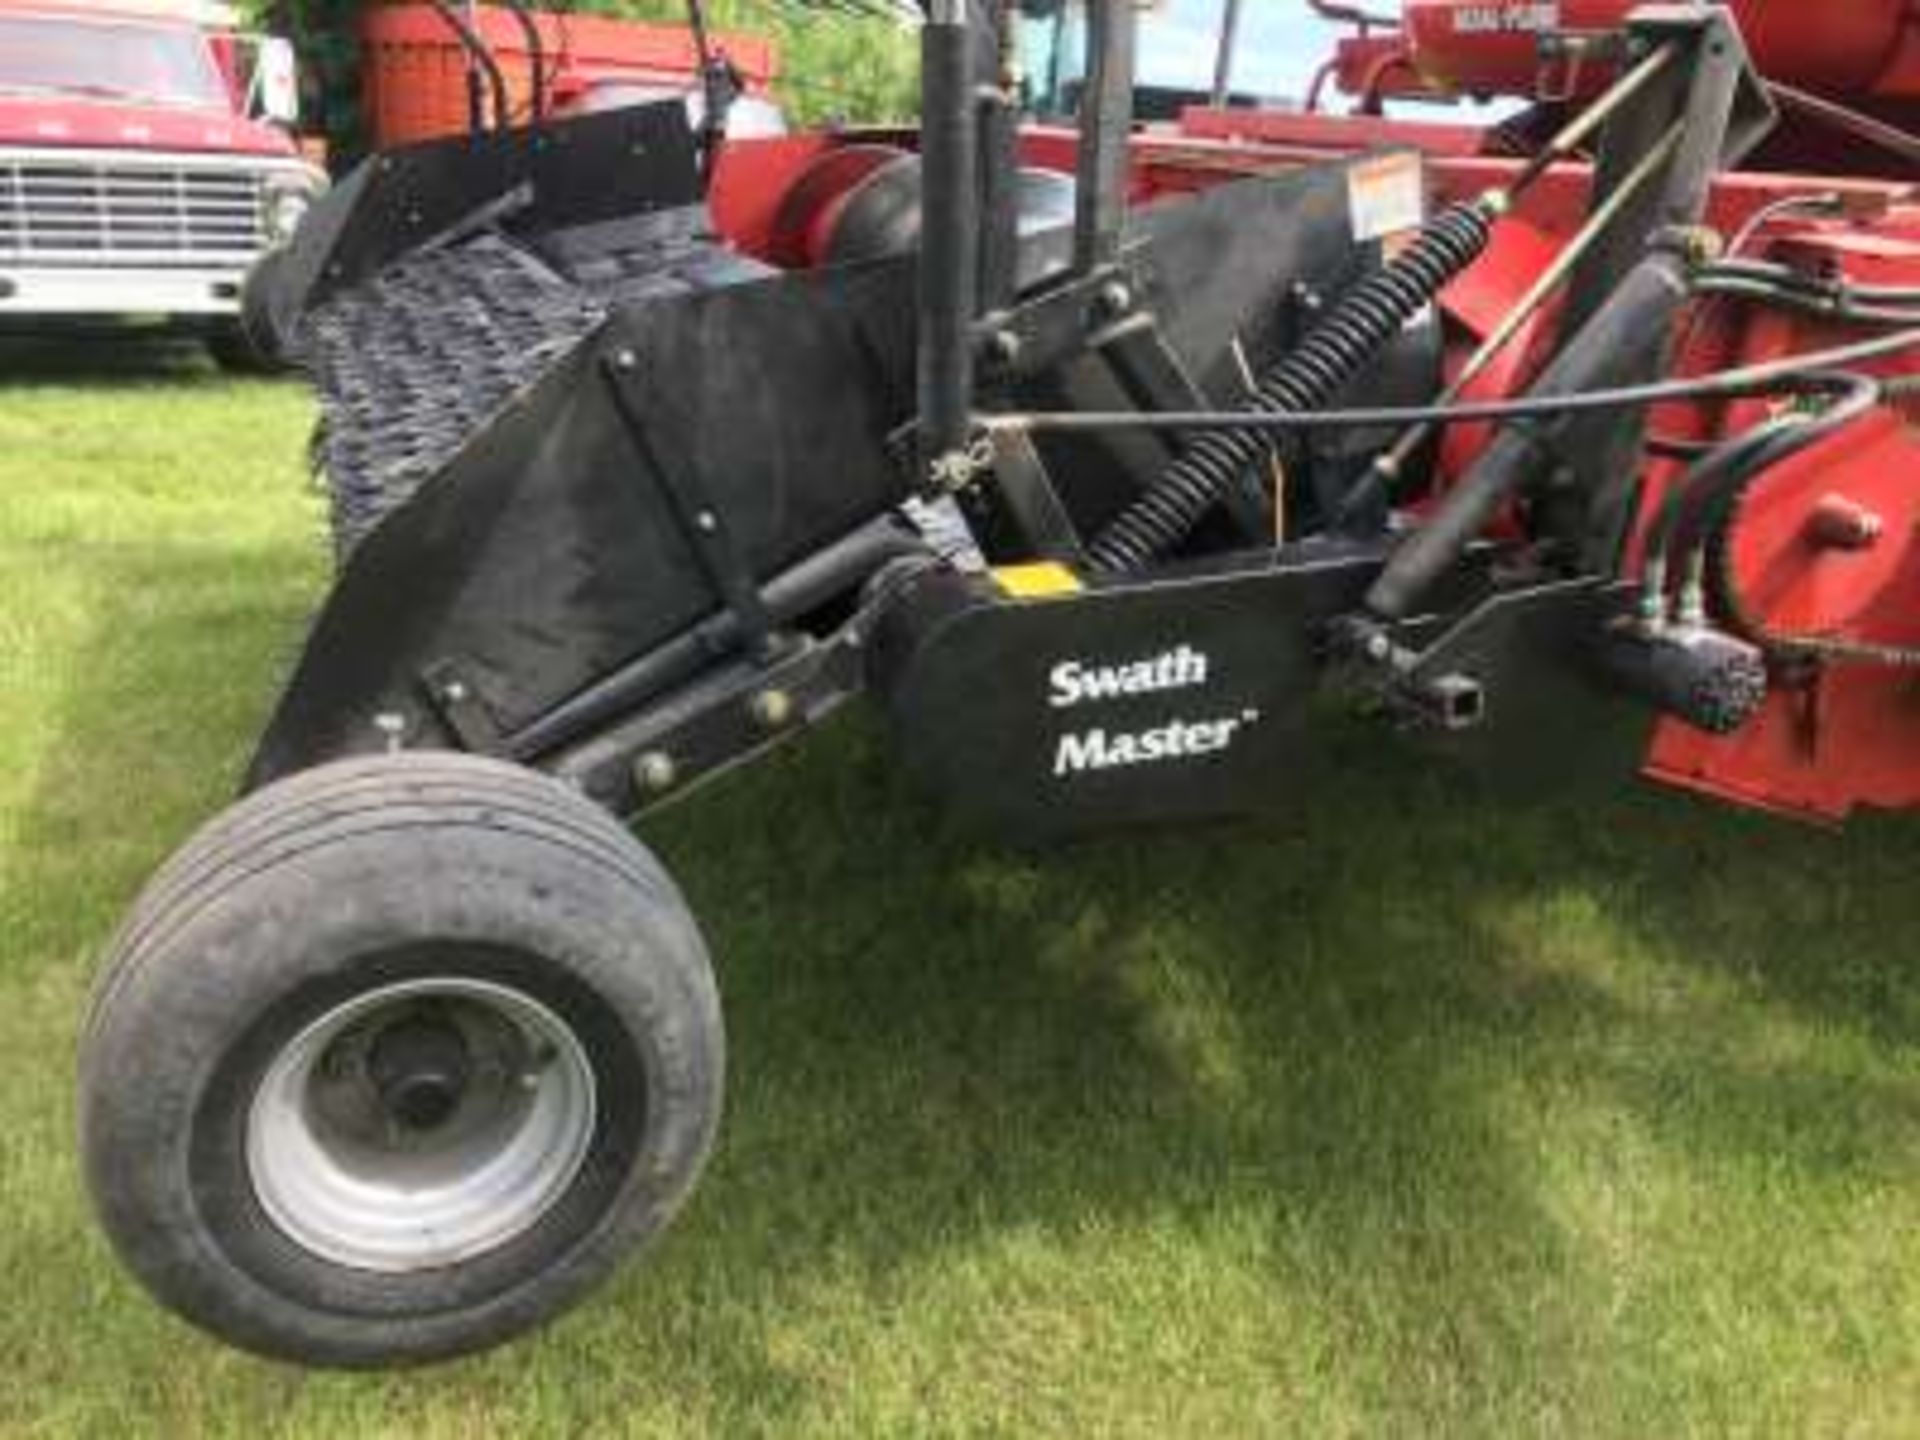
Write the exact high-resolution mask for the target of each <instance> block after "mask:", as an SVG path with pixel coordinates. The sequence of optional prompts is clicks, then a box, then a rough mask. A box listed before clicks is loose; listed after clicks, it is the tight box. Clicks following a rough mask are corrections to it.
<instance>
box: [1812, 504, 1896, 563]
mask: <svg viewBox="0 0 1920 1440" xmlns="http://www.w3.org/2000/svg"><path fill="white" fill-rule="evenodd" d="M1886 529H1887V522H1886V521H1885V520H1884V519H1882V518H1881V517H1880V516H1879V515H1877V514H1876V513H1874V512H1873V511H1872V510H1869V509H1867V507H1866V506H1864V505H1861V504H1859V503H1858V502H1856V501H1853V500H1849V499H1848V498H1847V497H1846V496H1844V495H1828V496H1825V497H1823V498H1822V499H1821V501H1820V503H1819V504H1818V505H1815V506H1814V507H1813V513H1812V514H1811V515H1809V516H1808V517H1807V538H1808V539H1810V540H1811V541H1812V542H1813V543H1814V544H1815V545H1819V546H1821V547H1823V548H1825V549H1829V550H1871V549H1872V548H1873V547H1874V546H1875V545H1877V544H1879V543H1880V537H1881V536H1882V535H1884V534H1885V533H1886Z"/></svg>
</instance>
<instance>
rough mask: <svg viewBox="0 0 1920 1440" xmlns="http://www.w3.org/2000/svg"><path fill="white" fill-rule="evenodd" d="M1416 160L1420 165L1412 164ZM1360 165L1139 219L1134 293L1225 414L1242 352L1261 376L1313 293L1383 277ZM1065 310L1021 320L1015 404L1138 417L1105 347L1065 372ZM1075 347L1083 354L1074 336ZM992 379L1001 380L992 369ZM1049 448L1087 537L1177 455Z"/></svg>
mask: <svg viewBox="0 0 1920 1440" xmlns="http://www.w3.org/2000/svg"><path fill="white" fill-rule="evenodd" d="M1377 158H1378V157H1374V159H1375V160H1376V161H1377ZM1407 163H1408V164H1409V165H1410V166H1417V165H1418V163H1419V162H1418V159H1417V157H1414V156H1411V155H1409V156H1408V157H1407ZM1352 168H1353V167H1352V166H1350V165H1347V164H1329V165H1321V166H1314V167H1310V168H1303V169H1299V170H1294V171H1290V172H1288V173H1286V174H1282V175H1271V176H1257V177H1253V178H1249V179H1246V180H1239V181H1234V182H1231V183H1229V184H1225V185H1220V186H1216V187H1214V188H1212V189H1210V190H1208V191H1206V192H1204V193H1203V194H1200V195H1197V196H1192V197H1182V198H1180V199H1178V200H1170V201H1165V202H1162V203H1160V204H1158V205H1155V206H1152V207H1150V208H1148V209H1145V210H1141V211H1137V212H1135V213H1134V215H1133V216H1132V220H1131V227H1130V231H1129V240H1128V242H1127V244H1126V245H1125V247H1123V251H1122V256H1121V259H1120V262H1119V269H1120V273H1121V276H1122V283H1123V284H1125V286H1126V287H1127V289H1128V290H1129V291H1130V292H1131V293H1130V295H1129V297H1128V298H1129V299H1130V300H1131V302H1132V306H1133V308H1134V309H1135V310H1137V311H1144V312H1146V313H1149V314H1151V315H1152V316H1153V318H1154V320H1155V322H1156V325H1157V328H1158V330H1159V333H1160V336H1161V337H1162V338H1163V339H1164V340H1165V342H1166V343H1167V345H1168V346H1169V347H1170V348H1171V350H1172V352H1173V353H1174V355H1175V356H1177V357H1178V358H1179V360H1180V361H1181V362H1182V363H1183V364H1184V366H1185V368H1186V370H1187V372H1188V373H1189V374H1190V375H1191V376H1192V377H1193V379H1195V380H1196V381H1198V382H1199V385H1200V388H1201V390H1202V391H1203V392H1204V393H1205V394H1206V396H1207V397H1208V399H1209V400H1210V401H1211V402H1213V403H1214V404H1215V405H1219V406H1232V405H1235V404H1237V403H1238V402H1239V401H1240V400H1241V399H1242V398H1243V397H1244V396H1245V395H1246V393H1247V384H1246V379H1245V368H1243V365H1242V362H1241V358H1240V357H1239V356H1236V354H1235V345H1236V343H1237V344H1238V345H1239V347H1240V350H1241V352H1242V353H1243V354H1244V357H1245V361H1246V366H1248V367H1250V368H1251V369H1252V370H1253V371H1254V372H1255V373H1256V374H1257V373H1258V372H1260V371H1261V370H1263V369H1265V368H1266V367H1267V366H1268V365H1270V364H1272V363H1273V362H1274V361H1275V360H1277V359H1278V358H1279V357H1280V356H1281V355H1283V354H1285V353H1286V351H1287V350H1288V349H1290V348H1291V347H1292V346H1293V345H1294V344H1296V343H1298V341H1299V339H1300V336H1301V333H1302V332H1303V330H1304V328H1305V326H1306V325H1307V324H1308V323H1310V322H1311V320H1312V318H1313V316H1312V313H1311V312H1310V311H1309V310H1307V309H1306V308H1304V306H1303V303H1302V300H1303V297H1306V298H1307V299H1309V300H1313V301H1319V300H1324V299H1327V298H1329V297H1332V296H1336V295H1338V294H1340V293H1341V292H1342V291H1344V290H1345V289H1347V288H1348V287H1349V286H1351V285H1352V284H1353V283H1354V282H1356V281H1357V280H1359V279H1360V278H1361V277H1362V276H1363V275H1365V274H1367V273H1368V272H1369V271H1371V270H1373V269H1376V268H1378V265H1379V262H1380V246H1379V244H1378V243H1377V241H1376V240H1375V239H1373V238H1371V237H1369V236H1368V235H1367V234H1366V232H1365V230H1364V228H1363V227H1360V226H1357V225H1356V218H1355V216H1354V214H1353V210H1352V205H1351V202H1350V198H1349V196H1350V182H1349V178H1348V177H1349V172H1350V170H1351V169H1352ZM1057 308H1058V306H1057V305H1054V306H1049V305H1048V304H1047V303H1046V302H1045V301H1044V300H1042V301H1040V302H1038V303H1035V304H1033V305H1031V306H1029V307H1025V309H1024V310H1023V315H1030V316H1031V321H1030V322H1029V321H1023V318H1022V316H1016V317H1015V319H1014V322H1013V323H1012V325H1010V326H1009V327H1006V328H1009V329H1011V330H1012V331H1013V333H1015V334H1017V335H1019V336H1020V337H1021V339H1022V341H1023V345H1022V347H1021V349H1022V358H1021V360H1020V362H1019V365H1018V369H1019V370H1020V371H1022V372H1024V375H1023V376H1021V377H1019V378H1018V379H1017V380H1016V383H1014V384H1013V385H1012V387H1011V388H1012V393H1013V395H1014V397H1015V399H1016V401H1017V402H1019V403H1022V404H1025V405H1028V406H1030V407H1032V408H1038V409H1047V408H1056V407H1058V406H1060V405H1062V404H1064V405H1066V406H1068V407H1069V408H1086V409H1107V410H1113V409H1126V408H1128V407H1129V404H1130V399H1131V397H1129V396H1128V395H1127V394H1126V393H1125V391H1124V390H1122V388H1121V387H1120V386H1119V384H1118V383H1117V381H1116V379H1115V377H1114V375H1113V373H1112V370H1111V368H1110V366H1109V365H1108V364H1107V363H1106V362H1105V359H1104V358H1103V357H1102V356H1101V355H1100V354H1099V353H1098V352H1084V351H1083V353H1081V354H1079V355H1078V356H1077V357H1075V358H1073V359H1071V360H1070V361H1069V362H1068V363H1067V364H1066V365H1064V366H1061V365H1059V360H1060V355H1061V351H1062V349H1063V336H1062V331H1063V327H1062V326H1061V324H1060V323H1059V321H1058V317H1055V316H1053V315H1052V313H1051V312H1052V311H1053V310H1054V309H1057ZM1075 318H1077V317H1075ZM1067 343H1072V344H1073V345H1074V348H1080V345H1079V343H1078V341H1077V340H1074V341H1071V342H1067ZM1029 357H1031V358H1029ZM1038 370H1046V371H1049V372H1050V373H1047V374H1044V375H1037V374H1034V373H1033V372H1034V371H1038ZM987 378H988V382H989V384H991V383H992V382H993V378H994V377H993V375H992V373H991V372H989V375H988V377H987ZM1008 378H1009V379H1015V377H1008ZM1039 448H1040V452H1041V455H1042V458H1043V459H1044V460H1045V462H1046V465H1047V468H1048V470H1049V472H1050V473H1051V474H1052V475H1053V476H1054V478H1055V481H1056V483H1057V484H1058V485H1059V487H1060V489H1061V491H1062V493H1063V494H1064V495H1065V496H1066V498H1067V501H1068V505H1069V507H1070V508H1071V509H1072V510H1073V511H1074V513H1075V517H1076V519H1077V520H1078V521H1079V522H1080V524H1081V527H1082V529H1083V530H1084V531H1089V532H1090V531H1092V530H1095V529H1098V528H1099V527H1100V526H1101V525H1103V524H1105V523H1106V522H1107V521H1108V520H1111V519H1112V518H1113V516H1114V515H1115V514H1116V513H1117V512H1118V511H1119V510H1120V509H1121V507H1123V506H1124V505H1125V504H1126V503H1127V502H1129V501H1131V500H1132V499H1134V498H1135V497H1136V496H1137V495H1139V493H1140V492H1141V491H1142V490H1143V489H1145V488H1146V487H1147V486H1148V485H1150V484H1151V483H1152V482H1153V481H1154V480H1155V479H1157V478H1158V477H1159V476H1160V474H1161V473H1162V472H1163V471H1164V470H1165V469H1166V467H1167V465H1168V464H1169V463H1170V462H1171V460H1172V458H1173V455H1174V453H1175V451H1174V449H1173V448H1172V446H1171V445H1170V443H1169V441H1168V439H1167V437H1163V436H1156V435H1148V434H1143V433H1138V432H1130V433H1122V434H1116V435H1113V436H1108V437H1096V436H1079V435H1076V436H1070V437H1068V436H1042V437H1041V439H1040V445H1039ZM1301 478H1302V480H1303V481H1304V480H1305V479H1306V478H1307V477H1306V476H1305V475H1304V474H1303V475H1302V476H1301ZM1202 538H1203V539H1206V540H1212V541H1216V542H1217V541H1218V540H1219V539H1220V538H1221V537H1220V536H1219V534H1218V533H1217V532H1209V533H1208V534H1207V535H1205V536H1203V537H1202Z"/></svg>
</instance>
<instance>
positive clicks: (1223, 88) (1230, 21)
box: [1213, 0, 1240, 110]
mask: <svg viewBox="0 0 1920 1440" xmlns="http://www.w3.org/2000/svg"><path fill="white" fill-rule="evenodd" d="M1239 48H1240V0H1226V11H1225V13H1224V14H1222V15H1221V17H1220V51H1219V53H1218V54H1217V55H1216V56H1214V61H1213V106H1214V108H1215V109H1216V110H1218V109H1220V108H1222V107H1224V106H1225V105H1226V103H1227V102H1228V101H1229V100H1231V99H1232V98H1233V58H1234V52H1235V51H1237V50H1238V49H1239Z"/></svg>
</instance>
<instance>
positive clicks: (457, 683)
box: [440, 680, 472, 705]
mask: <svg viewBox="0 0 1920 1440" xmlns="http://www.w3.org/2000/svg"><path fill="white" fill-rule="evenodd" d="M471 693H472V692H470V691H469V690H468V689H467V686H466V682H465V681H463V680H449V681H448V682H447V683H446V686H445V688H443V689H442V690H441V691H440V698H441V699H443V700H445V701H446V702H447V703H448V704H449V705H464V704H466V703H467V696H468V695H469V694H471Z"/></svg>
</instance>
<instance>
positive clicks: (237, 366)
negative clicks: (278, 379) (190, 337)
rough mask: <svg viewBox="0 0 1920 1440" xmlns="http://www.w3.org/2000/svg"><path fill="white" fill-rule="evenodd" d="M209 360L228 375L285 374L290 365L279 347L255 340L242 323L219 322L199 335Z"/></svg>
mask: <svg viewBox="0 0 1920 1440" xmlns="http://www.w3.org/2000/svg"><path fill="white" fill-rule="evenodd" d="M203 343H204V344H205V345H206V347H207V353H208V354H209V355H211V356H212V357H213V363H214V364H216V365H218V366H219V367H220V368H221V369H222V370H224V371H226V372H227V373H228V374H229V375H287V374H290V373H292V371H293V366H292V364H290V363H289V362H288V360H287V358H286V357H285V356H284V355H282V354H281V353H280V352H279V351H277V350H274V349H270V348H268V347H266V346H263V345H261V344H260V343H259V342H258V341H256V340H255V339H254V337H253V335H252V334H251V333H249V332H248V330H247V329H246V327H245V326H244V325H240V324H233V325H223V326H221V327H220V328H219V329H217V330H210V331H208V332H207V334H206V335H205V336H204V337H203Z"/></svg>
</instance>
